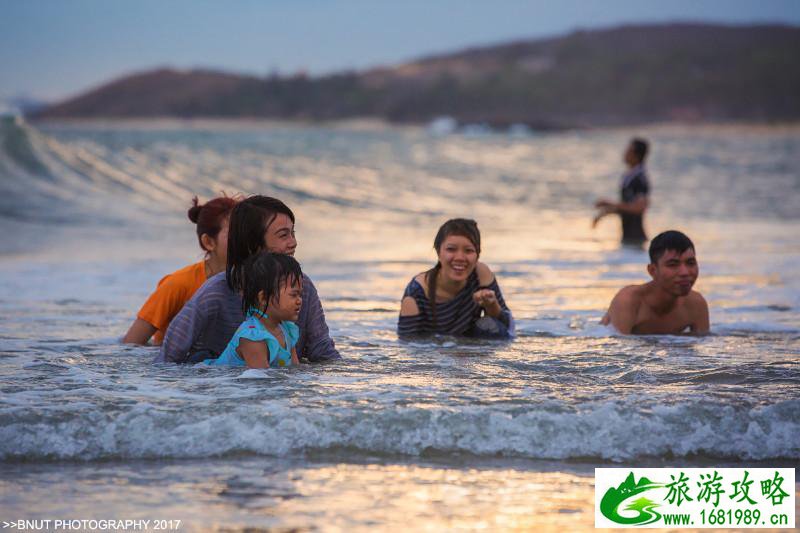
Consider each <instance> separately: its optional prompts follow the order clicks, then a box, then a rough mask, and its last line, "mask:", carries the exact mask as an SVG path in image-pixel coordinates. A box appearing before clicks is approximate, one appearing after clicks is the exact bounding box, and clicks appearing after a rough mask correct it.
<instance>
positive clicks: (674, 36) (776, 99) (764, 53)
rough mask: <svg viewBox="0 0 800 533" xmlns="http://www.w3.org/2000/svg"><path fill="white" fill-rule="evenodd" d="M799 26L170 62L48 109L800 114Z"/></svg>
mask: <svg viewBox="0 0 800 533" xmlns="http://www.w3.org/2000/svg"><path fill="white" fill-rule="evenodd" d="M798 58H800V28H798V27H788V26H776V25H771V26H746V27H744V26H719V25H706V24H670V25H648V26H623V27H619V28H613V29H606V30H593V31H576V32H573V33H571V34H569V35H566V36H563V37H557V38H551V39H538V40H531V41H519V42H513V43H509V44H504V45H498V46H488V47H482V48H474V49H469V50H464V51H461V52H458V53H453V54H447V55H441V56H436V57H428V58H424V59H420V60H417V61H413V62H410V63H407V64H402V65H398V66H393V67H385V68H376V69H371V70H366V71H363V72H342V73H338V74H334V75H328V76H322V77H317V78H310V77H306V76H293V77H279V76H271V77H266V78H257V77H252V76H238V75H234V74H225V73H220V72H214V71H209V70H193V71H176V70H171V69H160V70H154V71H151V72H145V73H141V74H136V75H133V76H129V77H125V78H122V79H119V80H116V81H113V82H111V83H109V84H107V85H104V86H102V87H100V88H97V89H95V90H92V91H90V92H88V93H86V94H83V95H81V96H78V97H76V98H72V99H69V100H67V101H65V102H61V103H58V104H56V105H53V106H50V107H47V108H45V109H44V110H42V111H40V112H38V113H37V114H36V115H35V116H36V117H38V118H64V117H81V118H86V117H109V118H110V117H156V116H158V117H163V116H173V117H258V118H279V119H308V120H333V119H345V118H354V117H375V118H383V119H387V120H390V121H393V122H426V121H429V120H431V119H433V118H435V117H437V116H442V115H449V116H452V117H453V118H455V119H456V120H458V121H459V122H461V123H481V122H482V123H487V124H490V125H494V126H504V125H509V124H513V123H523V124H527V125H530V126H532V127H534V128H550V127H552V128H559V127H573V126H592V125H616V124H636V123H643V122H654V121H674V120H692V121H731V120H736V121H757V122H771V121H790V120H798V119H800V68H798V65H799V63H798Z"/></svg>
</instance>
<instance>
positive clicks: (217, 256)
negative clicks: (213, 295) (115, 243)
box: [122, 196, 239, 345]
mask: <svg viewBox="0 0 800 533" xmlns="http://www.w3.org/2000/svg"><path fill="white" fill-rule="evenodd" d="M238 201H239V200H238V199H236V198H228V197H227V196H221V197H219V198H214V199H213V200H209V201H208V202H206V203H205V204H203V205H200V204H199V202H198V200H197V196H195V197H194V198H193V199H192V207H191V208H190V209H189V213H188V215H189V220H191V221H192V222H193V223H194V224H196V225H197V241H198V243H199V244H200V248H202V249H203V251H204V252H205V253H206V257H205V259H203V260H202V261H200V262H199V263H195V264H193V265H189V266H186V267H183V268H182V269H180V270H177V271H175V272H173V273H172V274H168V275H166V276H164V277H163V278H161V281H159V282H158V286H157V287H156V290H155V292H153V294H151V295H150V298H148V299H147V301H146V302H145V303H144V305H143V306H142V308H141V309H140V310H139V314H138V315H137V316H136V320H134V322H133V324H131V327H130V329H128V333H126V334H125V336H124V337H123V338H122V342H124V343H127V344H147V341H149V340H150V338H151V337H152V338H153V344H156V345H158V344H161V341H162V340H163V339H164V334H165V333H166V331H167V327H168V326H169V323H170V322H171V321H172V319H173V318H174V317H175V315H177V314H178V312H179V311H180V310H181V308H182V307H183V304H185V303H186V302H187V301H188V300H189V298H191V297H192V295H193V294H194V293H195V291H197V289H199V288H200V286H201V285H202V284H203V283H205V282H206V280H207V279H208V278H210V277H211V276H213V275H215V274H217V273H218V272H222V271H223V270H225V264H226V261H227V257H228V220H229V218H230V214H231V211H232V210H233V208H234V206H236V203H237V202H238Z"/></svg>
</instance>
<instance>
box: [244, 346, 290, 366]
mask: <svg viewBox="0 0 800 533" xmlns="http://www.w3.org/2000/svg"><path fill="white" fill-rule="evenodd" d="M236 353H238V354H239V356H240V357H241V358H242V359H244V362H245V363H247V367H248V368H269V351H268V350H267V343H265V342H264V341H251V340H247V339H239V347H238V348H236ZM292 355H294V350H292ZM292 362H294V361H292Z"/></svg>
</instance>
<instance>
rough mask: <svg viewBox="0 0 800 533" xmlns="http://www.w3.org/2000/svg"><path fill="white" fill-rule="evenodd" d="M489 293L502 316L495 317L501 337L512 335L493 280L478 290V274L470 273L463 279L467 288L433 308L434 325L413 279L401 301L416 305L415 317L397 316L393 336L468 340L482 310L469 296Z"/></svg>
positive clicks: (508, 313) (428, 306)
mask: <svg viewBox="0 0 800 533" xmlns="http://www.w3.org/2000/svg"><path fill="white" fill-rule="evenodd" d="M481 288H485V289H492V290H493V291H494V292H495V294H496V295H497V301H498V302H499V303H500V307H501V308H502V309H503V312H502V313H501V315H500V316H499V317H498V319H497V320H498V322H499V323H500V325H501V326H505V330H506V331H505V335H501V336H509V335H513V318H512V316H511V310H509V308H508V306H507V305H506V302H505V300H504V299H503V293H502V292H501V291H500V286H499V285H498V284H497V279H493V280H492V282H491V283H490V284H489V285H487V286H485V287H481V286H480V284H479V282H478V274H477V272H476V271H473V272H472V274H470V276H469V278H467V284H466V285H465V286H464V288H463V289H461V291H459V293H458V294H456V295H455V296H454V297H453V298H452V299H451V300H448V301H446V302H437V304H436V324H435V326H434V323H433V310H432V309H431V302H430V300H429V299H428V297H427V296H426V295H425V289H423V288H422V285H420V284H419V282H418V281H417V280H416V279H412V280H411V281H410V282H409V284H408V285H407V286H406V290H405V292H404V293H403V298H405V297H406V296H411V297H412V298H414V301H416V302H417V307H418V308H419V314H418V315H414V316H401V317H400V318H399V320H398V322H397V334H398V335H399V336H400V337H408V336H414V335H425V334H430V333H439V334H444V335H464V336H472V335H474V334H475V333H476V332H475V328H474V326H475V323H476V322H477V321H478V320H479V319H480V318H481V315H482V314H483V308H482V307H481V306H479V305H478V304H476V303H475V301H474V300H473V299H472V295H473V294H474V293H475V291H477V290H478V289H481Z"/></svg>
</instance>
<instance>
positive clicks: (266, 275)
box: [242, 252, 303, 315]
mask: <svg viewBox="0 0 800 533" xmlns="http://www.w3.org/2000/svg"><path fill="white" fill-rule="evenodd" d="M243 271H244V276H243V280H242V281H243V287H242V312H243V313H244V314H245V315H247V314H248V312H249V311H250V309H251V308H255V309H258V310H260V311H264V312H266V306H267V305H268V304H269V302H271V301H272V300H273V299H275V300H276V301H277V300H280V293H281V288H282V287H283V285H284V284H289V285H294V284H295V283H296V284H298V285H300V283H301V280H302V279H303V271H302V270H300V263H298V262H297V260H296V259H295V258H294V257H292V256H290V255H286V254H273V253H270V252H261V253H257V254H255V255H252V256H251V257H249V258H248V259H247V260H245V262H244V267H243ZM260 292H263V293H264V300H265V301H264V304H263V305H262V304H260V303H259V301H258V294H259V293H260Z"/></svg>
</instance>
